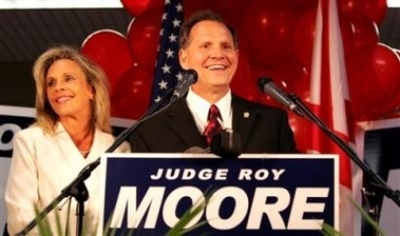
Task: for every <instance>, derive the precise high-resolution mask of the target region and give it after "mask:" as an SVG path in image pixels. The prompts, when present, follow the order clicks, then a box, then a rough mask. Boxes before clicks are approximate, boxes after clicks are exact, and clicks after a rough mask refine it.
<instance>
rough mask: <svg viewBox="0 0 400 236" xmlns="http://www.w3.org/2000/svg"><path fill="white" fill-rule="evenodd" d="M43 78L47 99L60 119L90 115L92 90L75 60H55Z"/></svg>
mask: <svg viewBox="0 0 400 236" xmlns="http://www.w3.org/2000/svg"><path fill="white" fill-rule="evenodd" d="M45 80H46V94H47V99H48V100H49V103H50V105H51V107H52V108H53V110H54V111H55V113H56V114H57V115H58V116H59V118H60V119H62V118H63V117H79V116H90V114H91V100H93V97H94V95H93V91H92V88H91V87H90V85H89V84H88V82H87V80H86V75H85V73H84V72H83V70H82V68H81V67H80V66H79V65H78V64H77V63H76V62H75V61H73V60H69V59H60V60H57V61H55V62H54V63H53V64H52V65H51V66H50V67H49V69H48V71H47V74H46V78H45Z"/></svg>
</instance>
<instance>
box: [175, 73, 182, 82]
mask: <svg viewBox="0 0 400 236" xmlns="http://www.w3.org/2000/svg"><path fill="white" fill-rule="evenodd" d="M175 77H176V78H177V79H178V81H181V80H182V79H183V75H182V73H181V72H179V73H178V74H177V75H175Z"/></svg>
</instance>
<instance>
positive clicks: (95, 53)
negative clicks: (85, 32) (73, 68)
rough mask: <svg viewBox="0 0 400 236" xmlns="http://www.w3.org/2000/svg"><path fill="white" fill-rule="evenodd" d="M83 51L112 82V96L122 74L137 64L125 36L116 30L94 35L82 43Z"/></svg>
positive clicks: (101, 31)
mask: <svg viewBox="0 0 400 236" xmlns="http://www.w3.org/2000/svg"><path fill="white" fill-rule="evenodd" d="M81 51H82V53H83V54H84V55H86V56H87V57H88V58H90V59H92V60H93V61H95V62H96V63H97V64H99V65H100V66H101V67H102V68H103V70H104V71H105V73H106V74H107V77H108V79H109V82H110V94H113V92H114V87H115V84H116V83H117V81H118V80H119V78H120V77H121V76H122V74H123V73H124V72H125V71H126V70H127V69H128V68H129V67H130V66H132V65H133V64H134V63H135V62H134V59H133V56H132V54H131V53H130V50H129V47H128V42H127V40H126V38H125V36H123V35H122V34H121V33H119V32H117V31H114V30H108V29H105V30H98V31H96V32H94V33H92V34H91V35H89V36H88V37H87V38H86V39H85V40H84V42H83V43H82V45H81Z"/></svg>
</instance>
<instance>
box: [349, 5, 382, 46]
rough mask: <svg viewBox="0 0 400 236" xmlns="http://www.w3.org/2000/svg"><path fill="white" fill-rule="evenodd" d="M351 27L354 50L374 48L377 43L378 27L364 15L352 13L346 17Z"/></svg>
mask: <svg viewBox="0 0 400 236" xmlns="http://www.w3.org/2000/svg"><path fill="white" fill-rule="evenodd" d="M348 18H349V20H350V22H351V25H352V26H353V32H354V33H353V34H354V50H362V49H364V48H366V47H371V46H374V45H376V44H377V43H378V41H379V31H378V27H377V25H376V24H375V22H373V21H372V20H371V19H369V18H368V17H367V16H366V15H364V14H361V13H358V12H354V13H352V14H351V15H349V16H348Z"/></svg>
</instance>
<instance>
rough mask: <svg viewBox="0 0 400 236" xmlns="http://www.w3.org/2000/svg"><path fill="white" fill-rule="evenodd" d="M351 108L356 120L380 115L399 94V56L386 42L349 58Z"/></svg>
mask: <svg viewBox="0 0 400 236" xmlns="http://www.w3.org/2000/svg"><path fill="white" fill-rule="evenodd" d="M347 69H348V78H349V90H350V98H351V106H352V110H353V112H354V113H355V118H356V119H357V120H360V118H361V119H365V118H362V117H371V116H374V117H375V116H376V115H377V114H379V113H378V112H377V110H376V108H377V107H382V106H384V105H385V104H387V103H388V102H389V101H391V100H393V99H394V98H396V96H398V94H399V90H400V59H399V57H398V55H397V54H396V53H395V52H394V51H393V50H392V49H391V48H390V47H388V46H387V45H384V44H382V43H378V44H377V45H376V46H375V47H373V48H371V49H370V50H365V51H364V52H362V53H359V54H358V55H357V56H356V57H353V58H350V60H349V62H348V63H347Z"/></svg>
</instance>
